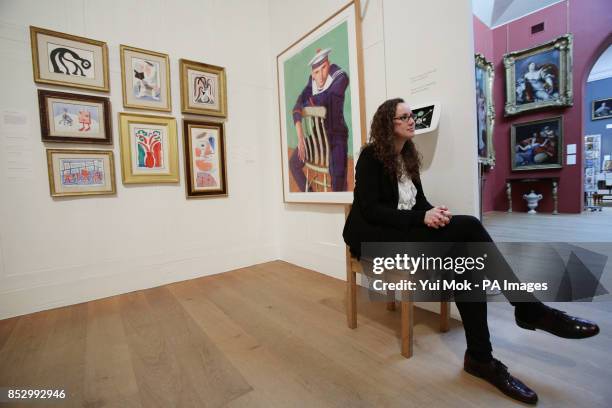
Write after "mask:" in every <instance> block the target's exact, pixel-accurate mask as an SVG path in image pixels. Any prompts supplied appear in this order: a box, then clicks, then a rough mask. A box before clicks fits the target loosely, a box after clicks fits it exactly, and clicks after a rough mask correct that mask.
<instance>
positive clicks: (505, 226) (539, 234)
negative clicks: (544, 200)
mask: <svg viewBox="0 0 612 408" xmlns="http://www.w3.org/2000/svg"><path fill="white" fill-rule="evenodd" d="M482 221H483V224H484V225H485V226H486V227H487V230H488V231H489V233H490V234H491V236H492V237H493V239H494V240H496V241H536V242H539V241H553V242H612V207H604V208H602V211H601V212H600V211H595V212H590V211H586V212H583V213H581V214H557V215H552V214H550V213H538V214H527V213H526V212H513V213H507V212H501V211H494V212H489V213H485V214H484V217H483V220H482Z"/></svg>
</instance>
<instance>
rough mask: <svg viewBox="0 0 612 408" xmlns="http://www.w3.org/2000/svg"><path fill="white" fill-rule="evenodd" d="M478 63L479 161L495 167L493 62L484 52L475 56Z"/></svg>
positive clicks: (477, 117)
mask: <svg viewBox="0 0 612 408" xmlns="http://www.w3.org/2000/svg"><path fill="white" fill-rule="evenodd" d="M474 60H475V65H476V119H477V123H476V129H477V135H476V142H477V149H478V162H479V163H482V164H483V165H485V166H490V167H491V168H493V167H494V166H495V147H494V146H493V129H494V128H495V103H494V101H493V81H494V78H495V70H494V69H493V63H492V62H489V61H487V59H486V58H485V57H484V55H482V54H476V55H475V56H474Z"/></svg>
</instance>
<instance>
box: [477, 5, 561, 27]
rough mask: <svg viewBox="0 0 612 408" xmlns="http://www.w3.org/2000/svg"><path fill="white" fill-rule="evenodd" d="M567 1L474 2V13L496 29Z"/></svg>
mask: <svg viewBox="0 0 612 408" xmlns="http://www.w3.org/2000/svg"><path fill="white" fill-rule="evenodd" d="M562 1H565V0H472V11H473V12H474V14H475V15H476V17H478V18H479V19H480V20H481V21H482V22H483V23H485V24H486V25H487V26H488V27H489V28H495V27H497V26H500V25H502V24H506V23H509V22H510V21H512V20H516V19H517V18H521V17H523V16H526V15H527V14H531V13H533V12H536V11H538V10H541V9H543V8H546V7H548V6H550V5H552V4H555V3H560V2H562Z"/></svg>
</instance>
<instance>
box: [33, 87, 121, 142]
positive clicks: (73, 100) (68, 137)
mask: <svg viewBox="0 0 612 408" xmlns="http://www.w3.org/2000/svg"><path fill="white" fill-rule="evenodd" d="M38 107H39V112H40V129H41V137H42V141H43V142H69V143H99V144H112V143H113V136H112V128H111V106H110V100H109V99H108V98H104V97H101V96H92V95H80V94H73V93H66V92H54V91H47V90H43V89H39V90H38Z"/></svg>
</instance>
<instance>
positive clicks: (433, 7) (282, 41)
mask: <svg viewBox="0 0 612 408" xmlns="http://www.w3.org/2000/svg"><path fill="white" fill-rule="evenodd" d="M346 3H347V2H346V1H343V0H334V1H330V0H312V1H309V2H300V1H284V0H270V27H271V36H270V38H271V41H272V47H271V48H272V57H273V58H276V55H278V54H279V53H280V52H282V51H283V50H284V49H285V48H286V47H287V46H289V45H290V44H291V43H293V42H294V41H295V40H297V39H298V38H300V37H301V36H302V35H304V34H305V33H307V32H308V31H310V30H311V29H312V28H314V27H315V26H316V25H318V24H320V23H321V22H322V21H323V20H325V19H326V18H327V17H329V16H330V15H332V14H333V13H334V12H335V11H337V10H338V9H340V8H341V7H342V6H343V5H345V4H346ZM361 6H362V7H361V8H362V13H364V20H363V47H364V52H363V54H364V69H365V100H366V118H367V119H366V121H367V124H368V128H369V124H370V121H371V119H372V116H373V115H374V112H375V111H376V108H377V107H378V106H379V105H380V104H381V103H382V102H383V101H385V100H386V99H388V98H394V97H402V98H404V99H405V100H406V101H407V102H408V103H409V104H418V103H427V102H432V101H438V102H440V103H441V104H442V115H441V117H440V124H439V128H438V131H437V132H434V133H429V134H425V135H419V136H417V137H416V139H415V140H416V143H417V145H418V148H419V150H420V151H421V153H422V154H423V169H422V179H423V185H424V189H425V193H426V195H427V197H428V199H429V201H430V202H431V203H432V204H434V205H439V204H446V205H447V206H448V207H449V208H450V209H451V210H452V211H453V212H455V213H457V214H470V215H477V214H478V213H479V207H478V206H479V203H478V168H477V163H476V142H475V137H474V135H475V134H476V122H475V117H476V110H475V101H474V87H475V83H474V62H473V57H471V56H473V54H474V48H473V47H474V46H473V37H472V12H471V5H470V1H469V0H457V1H447V0H430V1H427V2H423V1H417V0H369V1H368V0H362V4H361ZM441 10H444V12H443V13H442V12H441ZM296 16H299V18H296ZM275 69H276V67H275ZM275 98H276V100H277V99H278V96H277V95H276V94H275ZM275 103H277V101H276V102H275ZM276 120H278V115H277V117H276ZM280 217H281V218H280V228H281V258H282V259H283V260H286V261H288V262H291V263H295V264H297V265H300V266H304V267H306V268H311V269H314V270H316V271H319V272H322V273H325V274H327V275H330V276H334V277H337V278H340V279H344V277H345V252H344V251H345V245H344V242H343V240H342V228H343V226H344V208H343V206H341V205H330V204H319V205H315V204H284V206H283V208H282V211H281V216H280Z"/></svg>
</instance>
